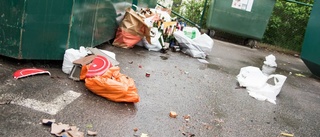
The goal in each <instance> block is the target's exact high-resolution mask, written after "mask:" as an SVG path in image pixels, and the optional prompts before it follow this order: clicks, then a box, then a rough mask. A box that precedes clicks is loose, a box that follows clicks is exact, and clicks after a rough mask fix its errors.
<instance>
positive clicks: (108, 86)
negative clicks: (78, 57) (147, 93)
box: [81, 66, 140, 103]
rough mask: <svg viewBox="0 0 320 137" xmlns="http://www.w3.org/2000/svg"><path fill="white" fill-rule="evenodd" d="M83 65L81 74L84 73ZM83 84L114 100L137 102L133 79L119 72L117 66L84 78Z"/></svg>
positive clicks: (96, 92) (137, 97) (94, 91)
mask: <svg viewBox="0 0 320 137" xmlns="http://www.w3.org/2000/svg"><path fill="white" fill-rule="evenodd" d="M86 68H88V66H86V67H83V69H82V71H83V72H82V71H81V75H85V71H86V70H85V69H86ZM85 86H86V87H87V88H88V89H89V90H90V91H92V92H93V93H95V94H97V95H99V96H102V97H104V98H107V99H109V100H112V101H115V102H134V103H136V102H139V100H140V98H139V95H138V91H137V88H136V86H135V84H134V80H133V79H132V78H129V77H128V76H126V75H124V74H121V73H120V68H119V67H111V68H110V69H108V70H107V71H106V72H105V73H104V74H103V75H101V76H96V77H93V78H86V79H85Z"/></svg>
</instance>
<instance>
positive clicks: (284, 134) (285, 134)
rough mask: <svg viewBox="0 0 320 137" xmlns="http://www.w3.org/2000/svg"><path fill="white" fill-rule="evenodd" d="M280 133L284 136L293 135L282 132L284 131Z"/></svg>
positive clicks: (289, 136)
mask: <svg viewBox="0 0 320 137" xmlns="http://www.w3.org/2000/svg"><path fill="white" fill-rule="evenodd" d="M280 135H281V136H286V137H293V136H294V135H293V134H289V133H284V132H282V133H281V134H280Z"/></svg>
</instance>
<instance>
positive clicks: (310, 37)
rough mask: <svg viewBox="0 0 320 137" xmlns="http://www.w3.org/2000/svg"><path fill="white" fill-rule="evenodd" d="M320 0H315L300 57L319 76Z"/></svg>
mask: <svg viewBox="0 0 320 137" xmlns="http://www.w3.org/2000/svg"><path fill="white" fill-rule="evenodd" d="M319 22H320V0H315V1H314V4H313V8H312V11H311V14H310V18H309V22H308V26H307V29H306V33H305V36H304V41H303V45H302V51H301V59H302V60H303V61H304V63H305V64H306V66H307V67H308V68H309V69H310V71H311V72H312V73H313V74H314V75H316V76H318V77H320V23H319Z"/></svg>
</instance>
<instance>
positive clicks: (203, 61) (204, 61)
mask: <svg viewBox="0 0 320 137" xmlns="http://www.w3.org/2000/svg"><path fill="white" fill-rule="evenodd" d="M198 61H199V62H201V63H204V64H209V62H208V61H207V60H205V59H198Z"/></svg>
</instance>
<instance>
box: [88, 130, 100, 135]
mask: <svg viewBox="0 0 320 137" xmlns="http://www.w3.org/2000/svg"><path fill="white" fill-rule="evenodd" d="M87 134H88V135H89V136H96V135H97V134H98V132H95V131H90V130H88V131H87Z"/></svg>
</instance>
